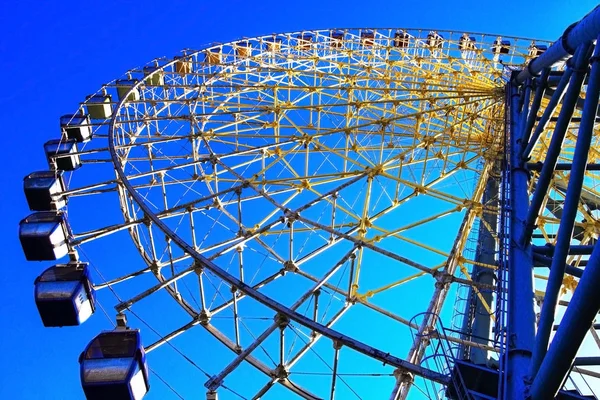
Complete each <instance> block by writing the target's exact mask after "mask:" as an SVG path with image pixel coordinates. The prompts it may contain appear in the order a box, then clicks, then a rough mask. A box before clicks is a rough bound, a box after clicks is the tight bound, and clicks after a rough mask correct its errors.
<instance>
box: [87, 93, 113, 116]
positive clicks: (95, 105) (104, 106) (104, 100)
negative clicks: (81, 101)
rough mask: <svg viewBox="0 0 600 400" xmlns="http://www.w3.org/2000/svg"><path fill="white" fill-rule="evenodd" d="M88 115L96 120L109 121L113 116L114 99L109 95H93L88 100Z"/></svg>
mask: <svg viewBox="0 0 600 400" xmlns="http://www.w3.org/2000/svg"><path fill="white" fill-rule="evenodd" d="M86 100H87V101H86V103H85V105H86V107H87V110H88V114H89V115H90V117H91V118H94V119H107V118H110V117H111V115H112V104H111V102H112V98H111V97H110V95H109V94H93V95H91V96H88V97H87V99H86Z"/></svg>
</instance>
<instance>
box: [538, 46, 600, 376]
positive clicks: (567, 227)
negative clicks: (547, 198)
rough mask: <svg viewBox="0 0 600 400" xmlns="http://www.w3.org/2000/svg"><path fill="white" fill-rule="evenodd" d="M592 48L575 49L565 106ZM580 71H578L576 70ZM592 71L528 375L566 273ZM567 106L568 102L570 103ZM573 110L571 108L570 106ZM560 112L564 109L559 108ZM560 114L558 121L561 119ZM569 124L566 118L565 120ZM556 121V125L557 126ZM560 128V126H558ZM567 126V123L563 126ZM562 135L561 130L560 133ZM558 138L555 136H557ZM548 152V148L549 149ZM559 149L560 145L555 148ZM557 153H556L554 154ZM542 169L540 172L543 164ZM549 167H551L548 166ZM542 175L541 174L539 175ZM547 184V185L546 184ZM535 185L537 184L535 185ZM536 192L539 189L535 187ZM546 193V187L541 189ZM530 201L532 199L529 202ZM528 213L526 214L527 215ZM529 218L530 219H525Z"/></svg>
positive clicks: (594, 83) (592, 97) (590, 110)
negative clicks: (573, 64) (576, 56)
mask: <svg viewBox="0 0 600 400" xmlns="http://www.w3.org/2000/svg"><path fill="white" fill-rule="evenodd" d="M590 50H591V45H590V44H584V45H582V46H581V48H580V49H578V50H577V55H578V58H577V60H576V67H575V68H576V70H575V72H574V73H573V82H572V86H570V87H569V91H568V92H567V96H566V97H565V105H564V106H563V107H565V106H567V101H571V100H576V99H577V98H578V97H579V93H576V94H575V95H573V96H571V93H570V90H571V88H573V89H577V90H578V91H579V90H581V84H582V83H583V78H584V76H585V71H586V70H587V66H588V59H589V53H590ZM597 55H598V48H596V51H595V57H596V56H597ZM580 70H581V71H582V72H579V71H580ZM594 72H595V74H596V75H594V76H592V78H591V79H590V82H589V83H588V93H587V96H586V102H585V105H584V110H583V117H582V118H583V119H582V121H581V123H580V125H579V134H578V137H577V143H576V145H575V154H574V155H573V163H572V164H573V166H572V167H571V177H570V179H569V185H568V187H567V193H566V196H565V204H564V207H563V215H562V218H561V220H560V226H559V228H558V237H557V239H556V244H555V249H554V256H553V258H552V265H551V267H550V275H549V277H548V284H547V285H546V294H545V295H544V303H543V306H542V311H541V316H540V322H539V324H538V331H537V336H536V341H535V348H534V352H533V357H532V360H531V376H532V377H535V375H536V373H537V370H538V368H539V367H540V364H541V363H542V360H543V359H544V356H545V355H546V350H547V349H548V342H549V341H550V332H551V331H552V325H553V324H554V313H555V312H556V303H557V302H558V296H559V293H560V287H561V285H562V281H563V278H564V275H565V263H566V260H567V255H568V254H569V246H570V244H571V237H572V236H573V228H574V226H575V217H576V216H577V207H578V205H579V196H580V195H581V187H582V185H583V178H584V176H585V166H586V164H587V158H588V152H589V150H590V144H591V140H592V133H593V127H594V121H595V119H596V109H597V108H598V78H599V77H598V76H597V75H598V71H597V68H595V71H594ZM569 107H570V105H569ZM571 112H572V110H571ZM561 116H563V113H562V111H561ZM560 119H561V118H560V116H559V122H560ZM567 125H568V121H567ZM558 127H559V126H558V123H557V129H558ZM561 128H562V127H561ZM565 129H566V126H565ZM554 136H556V131H555V132H554V135H553V137H552V141H551V144H550V147H552V144H553V143H554ZM562 137H563V138H564V133H563V134H562ZM557 142H558V140H557ZM559 145H560V146H562V138H560V144H559ZM548 152H549V153H550V149H549V150H548ZM558 152H560V148H559V149H558ZM557 156H558V154H557ZM546 162H552V163H553V164H552V165H551V167H552V170H551V171H550V172H554V165H555V164H556V158H554V157H553V158H552V161H551V160H549V157H548V158H547V159H546V161H545V163H546ZM545 163H544V168H543V169H542V174H543V173H544V169H545V167H546V165H545ZM548 170H550V168H548ZM540 179H541V178H540ZM546 186H547V185H546ZM538 189H540V187H539V186H538ZM536 194H538V191H537V190H536ZM543 194H544V195H545V191H544V193H543ZM532 203H533V202H532ZM528 217H529V215H528ZM528 222H529V219H528Z"/></svg>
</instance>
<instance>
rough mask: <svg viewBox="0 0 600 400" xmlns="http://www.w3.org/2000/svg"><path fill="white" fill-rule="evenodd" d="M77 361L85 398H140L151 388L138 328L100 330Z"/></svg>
mask: <svg viewBox="0 0 600 400" xmlns="http://www.w3.org/2000/svg"><path fill="white" fill-rule="evenodd" d="M79 363H80V376H81V385H82V387H83V391H84V393H85V396H86V398H87V399H88V400H106V399H111V400H125V399H130V400H139V399H141V398H143V397H144V396H145V395H146V393H147V392H148V390H149V389H150V385H149V381H148V366H147V364H146V353H145V352H144V348H143V347H142V341H141V338H140V332H139V330H137V329H131V330H129V329H117V330H114V331H106V332H102V333H101V334H99V335H98V336H96V337H95V338H94V339H93V340H92V341H91V342H90V343H89V344H88V345H87V347H86V349H85V350H84V352H83V353H82V354H81V356H80V359H79Z"/></svg>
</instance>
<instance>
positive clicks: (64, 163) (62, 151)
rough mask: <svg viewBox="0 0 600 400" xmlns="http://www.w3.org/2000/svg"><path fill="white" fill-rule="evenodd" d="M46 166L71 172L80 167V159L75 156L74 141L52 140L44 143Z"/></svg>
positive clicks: (75, 144) (77, 155)
mask: <svg viewBox="0 0 600 400" xmlns="http://www.w3.org/2000/svg"><path fill="white" fill-rule="evenodd" d="M44 150H45V151H46V158H47V159H48V165H49V166H50V168H52V169H59V170H61V171H73V170H75V169H77V168H79V167H81V157H79V154H77V142H76V141H75V140H74V139H66V140H65V139H54V140H49V141H47V142H46V143H44Z"/></svg>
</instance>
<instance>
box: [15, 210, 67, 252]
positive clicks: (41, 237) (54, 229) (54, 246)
mask: <svg viewBox="0 0 600 400" xmlns="http://www.w3.org/2000/svg"><path fill="white" fill-rule="evenodd" d="M68 236H69V228H68V226H67V222H66V219H65V217H64V215H63V214H62V213H60V212H59V213H57V212H48V211H42V212H36V213H34V214H31V215H30V216H28V217H27V218H25V219H23V220H21V222H20V223H19V239H20V241H21V246H22V247H23V252H24V253H25V258H27V260H29V261H51V260H58V259H59V258H62V257H64V256H66V255H67V253H68V252H69V246H68V244H67V238H68Z"/></svg>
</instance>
